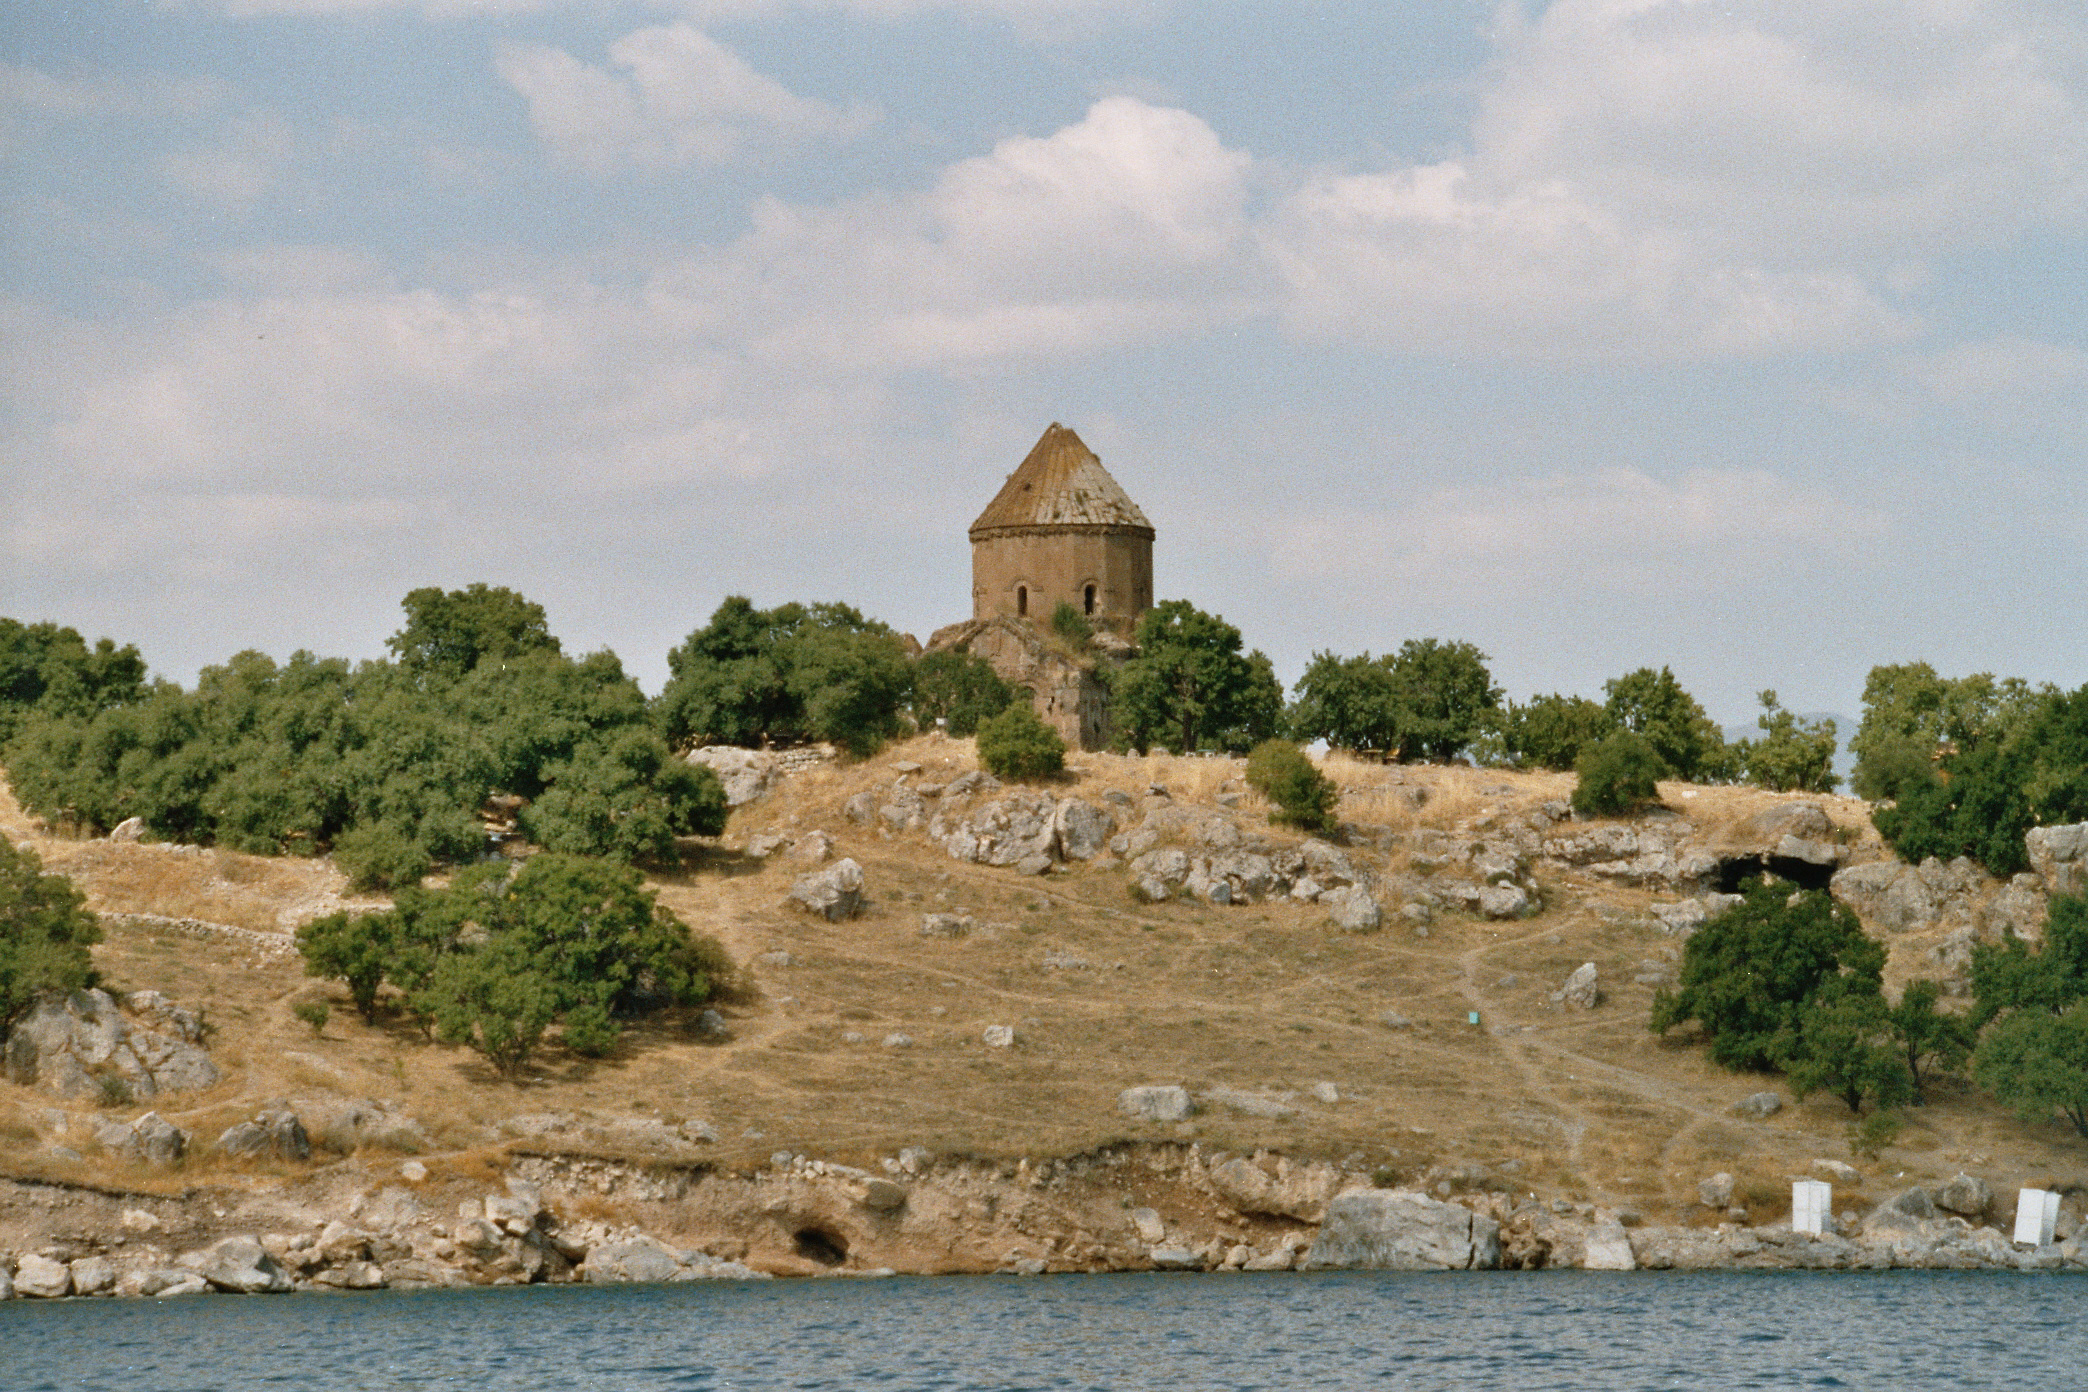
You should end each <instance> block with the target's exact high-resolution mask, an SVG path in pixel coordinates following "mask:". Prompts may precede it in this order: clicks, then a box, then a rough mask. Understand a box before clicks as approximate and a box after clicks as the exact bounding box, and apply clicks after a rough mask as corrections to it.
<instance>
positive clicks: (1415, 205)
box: [1264, 0, 2088, 359]
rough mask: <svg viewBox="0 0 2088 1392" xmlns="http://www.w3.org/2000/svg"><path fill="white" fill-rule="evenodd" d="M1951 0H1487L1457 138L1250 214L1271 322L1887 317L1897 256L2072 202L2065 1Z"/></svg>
mask: <svg viewBox="0 0 2088 1392" xmlns="http://www.w3.org/2000/svg"><path fill="white" fill-rule="evenodd" d="M2061 15H2063V12H2060V11H2053V10H2050V9H2048V8H2047V9H2042V10H2040V9H2037V8H2034V7H2032V8H2026V7H2019V6H2014V5H2010V4H2005V3H1985V4H1982V3H1978V2H1977V0H1934V2H1933V3H1926V4H1916V5H1908V4H1905V3H1903V0H1889V3H1888V0H1839V3H1834V2H1833V0H1820V3H1815V4H1810V5H1804V6H1796V5H1790V4H1784V3H1774V2H1773V0H1735V3H1719V4H1711V3H1707V0H1558V3H1555V4H1553V5H1551V6H1549V7H1548V8H1546V9H1545V10H1544V11H1543V13H1542V14H1541V15H1540V16H1539V17H1537V18H1536V19H1535V20H1524V19H1523V18H1522V17H1521V15H1520V13H1519V12H1518V11H1516V10H1514V9H1512V8H1510V9H1508V10H1505V11H1504V12H1503V15H1502V18H1501V20H1500V23H1499V26H1498V32H1497V35H1496V39H1497V47H1496V58H1495V62H1494V63H1493V65H1492V67H1491V68H1490V70H1489V71H1488V73H1487V75H1486V78H1485V80H1484V82H1483V84H1482V88H1481V98H1480V110H1479V114H1478V116H1477V118H1476V120H1475V122H1474V124H1473V127H1472V132H1471V147H1470V149H1469V151H1468V152H1467V153H1465V154H1464V155H1462V156H1461V157H1459V158H1456V159H1451V160H1445V161H1441V162H1438V163H1434V164H1426V165H1415V166H1406V167H1398V168H1393V169H1388V170H1383V171H1377V172H1364V173H1346V172H1330V173H1326V174H1322V175H1319V176H1317V177H1314V178H1311V179H1309V180H1307V181H1305V182H1304V184H1303V185H1302V186H1301V187H1299V188H1298V189H1296V190H1295V191H1294V192H1293V193H1292V194H1291V195H1290V196H1289V197H1288V198H1287V199H1286V200H1285V202H1284V205H1283V207H1282V208H1281V210H1280V214H1279V216H1278V217H1277V218H1276V219H1275V220H1274V221H1273V222H1272V224H1271V225H1270V226H1269V227H1268V228H1267V229H1266V231H1265V234H1264V235H1265V238H1266V242H1267V245H1268V248H1269V254H1270V256H1271V257H1272V259H1273V260H1274V262H1275V264H1276V265H1277V266H1278V267H1279V268H1280V269H1281V271H1282V273H1283V275H1284V277H1285V280H1286V282H1287V284H1288V285H1289V287H1290V290H1291V295H1290V299H1289V302H1288V303H1287V305H1286V307H1285V314H1286V320H1287V322H1288V323H1289V324H1290V325H1291V326H1292V327H1293V329H1294V330H1296V331H1298V332H1301V333H1305V334H1309V335H1315V336H1321V335H1323V336H1329V337H1338V338H1353V339H1361V340H1364V341H1367V342H1376V343H1381V344H1391V345H1395V346H1408V347H1412V348H1414V349H1416V350H1418V351H1422V352H1445V351H1447V352H1459V353H1481V354H1485V353H1491V352H1498V353H1504V354H1508V355H1515V356H1536V357H1564V358H1594V359H1602V358H1626V359H1629V358H1668V357H1679V358H1698V357H1715V356H1723V355H1736V354H1755V353H1765V352H1774V351H1788V350H1811V349H1820V348H1836V347H1843V346H1847V345H1850V344H1856V343H1863V342H1871V341H1879V340H1886V341H1889V340H1891V339H1892V338H1895V337H1898V336H1903V335H1906V334H1908V333H1910V332H1911V331H1912V329H1913V325H1912V324H1911V323H1910V322H1909V319H1908V317H1907V316H1906V315H1905V314H1904V313H1903V312H1901V311H1899V310H1898V309H1897V308H1896V306H1895V304H1894V299H1895V288H1896V287H1903V286H1912V285H1916V284H1918V283H1919V281H1920V279H1921V275H1922V268H1921V265H1920V261H1921V258H1924V257H1927V256H1930V255H1933V254H1934V253H1936V252H1937V251H1939V250H1943V249H1947V248H1950V247H1955V246H1963V245H1967V244H1974V243H1981V242H1989V241H1995V240H2003V239H2006V238H2008V237H2011V236H2013V235H2015V234H2017V233H2019V232H2021V231H2023V230H2026V229H2031V228H2052V227H2057V228H2072V227H2078V226H2080V225H2082V223H2083V220H2084V215H2088V111H2084V109H2083V99H2082V95H2081V93H2082V81H2081V78H2082V68H2083V63H2082V56H2083V54H2084V52H2088V44H2084V31H2083V30H2082V28H2081V26H2080V24H2079V22H2078V20H2077V19H2070V18H2062V17H2060V16H2061Z"/></svg>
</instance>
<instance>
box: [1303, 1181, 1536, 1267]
mask: <svg viewBox="0 0 2088 1392" xmlns="http://www.w3.org/2000/svg"><path fill="white" fill-rule="evenodd" d="M1500 1260H1501V1247H1500V1224H1498V1223H1496V1222H1495V1221H1494V1220H1493V1219H1492V1218H1489V1217H1487V1216H1485V1215H1484V1214H1479V1213H1474V1212H1473V1211H1472V1210H1471V1209H1469V1208H1465V1207H1463V1206H1462V1205H1460V1204H1451V1203H1443V1202H1441V1201H1439V1200H1436V1199H1431V1198H1429V1197H1428V1196H1427V1195H1426V1194H1415V1193H1409V1192H1407V1191H1405V1190H1399V1189H1364V1190H1360V1191H1357V1192H1355V1193H1350V1194H1343V1195H1341V1196H1340V1197H1338V1198H1336V1199H1335V1200H1334V1201H1333V1202H1331V1203H1329V1204H1328V1205H1327V1213H1326V1218H1325V1220H1324V1221H1323V1222H1322V1223H1321V1224H1320V1230H1319V1236H1318V1237H1317V1238H1316V1239H1314V1241H1313V1244H1312V1250H1311V1251H1310V1252H1308V1253H1307V1254H1306V1256H1305V1260H1304V1262H1303V1263H1301V1265H1302V1267H1303V1269H1304V1270H1307V1271H1326V1270H1359V1269H1367V1270H1383V1271H1469V1270H1477V1269H1486V1268H1490V1267H1494V1266H1498V1265H1500Z"/></svg>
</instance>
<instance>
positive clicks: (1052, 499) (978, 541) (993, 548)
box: [971, 421, 1153, 635]
mask: <svg viewBox="0 0 2088 1392" xmlns="http://www.w3.org/2000/svg"><path fill="white" fill-rule="evenodd" d="M971 544H972V617H973V618H974V619H990V618H995V617H1004V618H1011V619H1029V620H1030V621H1031V622H1033V623H1038V624H1047V623H1049V622H1050V621H1051V616H1052V613H1053V612H1054V611H1055V610H1056V609H1057V608H1058V606H1059V605H1060V604H1070V605H1072V606H1073V607H1074V608H1075V609H1076V610H1078V611H1079V612H1080V613H1081V614H1083V615H1085V616H1086V617H1087V618H1088V619H1089V620H1090V621H1091V622H1093V623H1094V624H1095V626H1096V627H1097V628H1107V629H1112V630H1114V631H1116V632H1118V633H1122V634H1126V635H1128V634H1129V633H1130V631H1131V628H1132V626H1133V625H1134V624H1136V623H1137V621H1138V616H1139V615H1140V614H1143V613H1144V612H1145V611H1146V610H1148V609H1150V608H1152V607H1153V524H1152V523H1150V522H1148V521H1146V516H1145V514H1144V513H1142V512H1140V511H1139V510H1138V504H1136V503H1134V502H1132V501H1131V498H1130V495H1129V494H1127V493H1125V492H1124V490H1123V488H1122V487H1121V486H1120V485H1119V484H1118V483H1117V481H1116V480H1115V479H1113V478H1111V477H1110V476H1109V471H1108V470H1107V469H1104V468H1103V467H1102V461H1101V460H1100V459H1097V458H1096V457H1095V452H1094V451H1093V450H1091V449H1089V448H1088V447H1087V446H1086V445H1084V444H1082V443H1081V440H1080V437H1079V436H1078V435H1076V434H1074V433H1073V432H1072V431H1070V430H1068V429H1066V427H1064V426H1063V425H1060V424H1059V423H1058V422H1057V421H1053V422H1052V423H1051V428H1050V429H1048V430H1046V431H1045V432H1044V434H1043V437H1042V438H1041V439H1039V440H1038V441H1037V444H1036V447H1035V448H1034V449H1032V450H1031V451H1030V452H1029V457H1028V458H1026V459H1024V460H1023V461H1022V464H1021V466H1020V467H1018V468H1017V469H1016V470H1015V472H1014V473H1012V474H1010V475H1008V481H1007V482H1006V483H1004V484H1002V485H1001V490H1000V492H998V493H996V494H995V495H994V497H993V501H992V502H990V503H988V504H987V505H986V510H985V511H984V512H982V513H980V514H979V520H978V521H976V522H974V523H972V524H971Z"/></svg>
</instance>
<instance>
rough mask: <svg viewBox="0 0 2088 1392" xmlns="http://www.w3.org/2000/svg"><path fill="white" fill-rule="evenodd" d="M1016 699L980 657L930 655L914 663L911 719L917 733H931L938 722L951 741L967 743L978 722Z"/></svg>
mask: <svg viewBox="0 0 2088 1392" xmlns="http://www.w3.org/2000/svg"><path fill="white" fill-rule="evenodd" d="M1015 696H1016V690H1015V688H1014V687H1012V686H1010V685H1008V684H1007V683H1006V682H1004V681H1002V680H1001V678H1000V674H999V673H998V672H995V671H994V670H993V664H992V663H990V662H988V661H987V660H986V659H985V658H983V657H975V656H973V655H972V654H970V653H956V652H931V653H923V654H921V656H920V657H919V658H918V659H916V660H915V662H914V670H913V718H914V724H915V725H916V726H917V727H919V728H920V729H923V730H929V729H933V728H934V727H935V725H936V724H937V723H938V722H941V723H942V724H943V727H944V728H945V729H946V730H947V731H948V732H949V733H950V735H951V736H952V737H953V738H955V739H968V738H970V737H971V736H972V735H974V734H976V733H977V732H978V729H979V724H980V722H981V721H984V720H988V719H991V718H992V717H993V716H996V715H999V714H1000V713H1001V712H1002V711H1004V710H1006V709H1007V708H1008V706H1009V704H1010V703H1012V702H1013V701H1014V700H1015Z"/></svg>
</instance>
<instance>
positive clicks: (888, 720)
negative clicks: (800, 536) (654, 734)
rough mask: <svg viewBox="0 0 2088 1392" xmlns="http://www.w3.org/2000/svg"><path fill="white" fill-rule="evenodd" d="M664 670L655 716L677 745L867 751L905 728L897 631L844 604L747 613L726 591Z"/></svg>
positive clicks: (906, 687)
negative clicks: (829, 745)
mask: <svg viewBox="0 0 2088 1392" xmlns="http://www.w3.org/2000/svg"><path fill="white" fill-rule="evenodd" d="M667 666H668V669H669V672H670V674H671V675H670V676H669V679H668V682H667V686H666V688H665V689H664V690H663V691H662V692H661V693H660V697H659V700H658V701H657V702H656V703H655V707H654V710H655V716H656V718H657V720H658V722H659V725H660V729H661V731H662V733H664V734H665V735H666V737H667V738H668V740H669V741H670V742H672V743H673V744H674V745H675V746H676V747H681V746H683V745H687V744H736V745H745V746H750V747H751V746H759V745H765V744H793V743H798V742H801V741H805V740H831V741H833V742H834V743H836V744H838V745H841V746H842V747H844V748H846V749H847V750H849V752H851V753H853V754H857V755H868V754H871V753H874V752H876V749H877V747H878V746H879V745H880V744H882V743H883V742H884V741H885V740H887V739H889V738H891V737H892V736H893V735H895V734H898V733H899V732H900V731H901V730H902V729H903V728H904V724H905V722H904V719H903V717H902V715H901V712H902V711H903V710H904V708H905V706H906V703H907V700H908V698H909V697H910V695H911V694H912V682H913V672H912V669H911V668H910V666H909V665H908V662H907V658H906V653H905V650H904V649H903V648H902V647H901V646H900V643H899V638H898V635H896V634H894V633H893V632H892V631H891V629H890V628H888V627H886V626H885V625H884V624H882V623H879V622H877V621H876V620H874V619H867V618H865V617H864V616H863V615H862V614H861V613H859V612H858V611H856V610H855V609H853V608H851V607H849V606H848V605H846V604H812V605H805V604H795V603H792V604H784V605H779V606H778V607H776V608H774V609H756V608H755V607H754V604H753V601H751V600H749V599H747V598H746V597H745V596H743V595H733V596H731V597H730V598H728V599H727V600H726V601H725V602H724V603H723V604H720V605H719V606H718V608H717V610H716V612H715V613H713V614H712V615H711V618H710V622H709V623H707V624H706V625H704V627H702V628H700V629H697V630H696V631H695V632H694V633H691V634H690V635H689V636H688V638H687V639H685V640H684V641H683V642H682V644H681V646H680V647H677V648H676V649H674V651H673V652H671V653H669V654H668V655H667Z"/></svg>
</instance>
